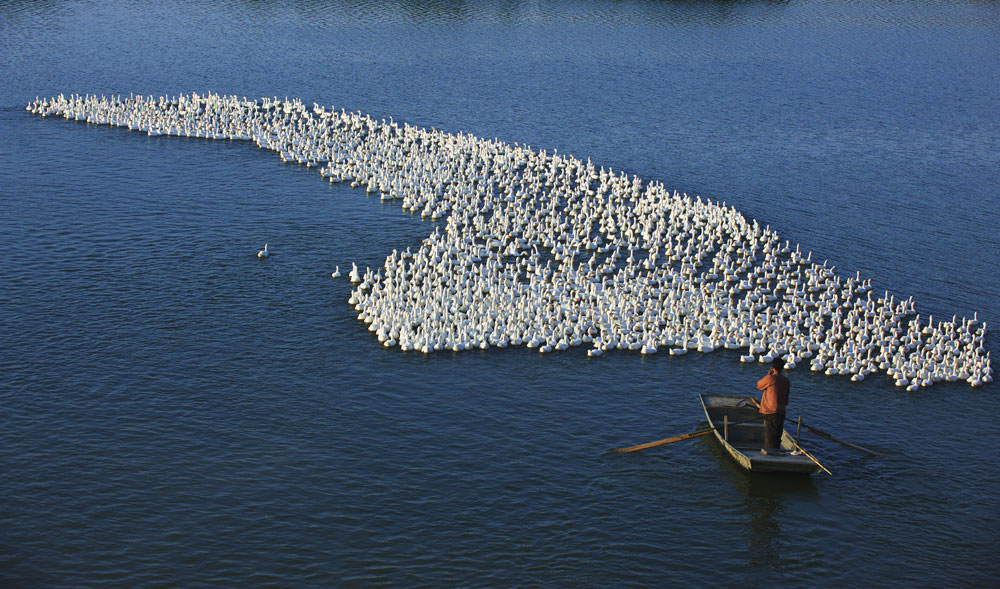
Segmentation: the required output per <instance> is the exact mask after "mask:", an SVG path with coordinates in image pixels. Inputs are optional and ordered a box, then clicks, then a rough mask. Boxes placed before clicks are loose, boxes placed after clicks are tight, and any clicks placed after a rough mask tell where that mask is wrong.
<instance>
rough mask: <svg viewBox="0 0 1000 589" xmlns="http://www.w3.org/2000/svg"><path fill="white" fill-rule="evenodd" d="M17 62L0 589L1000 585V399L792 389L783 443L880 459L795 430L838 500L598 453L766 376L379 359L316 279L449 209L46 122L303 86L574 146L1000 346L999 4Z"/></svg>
mask: <svg viewBox="0 0 1000 589" xmlns="http://www.w3.org/2000/svg"><path fill="white" fill-rule="evenodd" d="M0 56H2V57H3V59H2V60H0V80H3V83H2V84H0V251H2V252H3V254H4V255H3V258H2V260H3V261H2V267H3V272H2V275H3V280H2V282H0V284H2V287H0V309H2V313H0V410H2V412H0V415H2V416H3V418H2V420H0V497H2V500H0V582H2V584H3V585H5V586H18V587H23V586H96V585H100V586H105V585H118V586H136V585H163V584H169V585H182V586H193V585H211V584H217V585H224V586H233V585H268V584H273V585H280V586H302V585H322V586H330V585H334V586H369V585H397V586H399V585H402V586H415V585H416V586H442V585H445V586H449V585H462V586H470V585H487V586H498V585H499V586H504V585H545V586H566V585H571V584H572V585H584V586H608V585H614V586H623V585H624V586H640V585H641V586H649V585H656V586H673V585H681V584H698V585H706V584H712V585H715V584H724V583H739V584H741V585H750V586H757V585H765V584H767V585H770V584H774V583H783V584H792V585H796V586H814V585H833V586H841V585H843V584H849V585H861V584H874V585H877V586H913V585H924V586H943V585H944V586H986V585H993V584H995V582H996V575H997V574H998V573H1000V566H998V565H997V561H996V558H995V548H996V546H997V545H998V543H1000V534H998V532H997V530H998V529H1000V500H998V499H997V495H996V489H997V485H998V483H1000V460H998V459H997V457H996V453H995V452H994V451H993V448H994V447H995V446H996V445H997V444H998V443H1000V431H998V428H997V427H995V426H994V425H991V424H992V418H993V417H994V416H996V415H997V414H998V410H1000V403H998V401H997V397H996V386H995V385H992V386H988V387H984V388H982V389H973V388H971V387H969V386H968V385H966V384H964V383H961V384H959V383H956V384H945V383H941V384H937V385H935V386H933V387H930V388H928V389H923V390H921V391H919V392H917V393H913V394H910V393H905V392H904V391H903V390H902V389H899V388H896V387H895V386H893V383H892V381H891V380H889V379H887V378H885V377H884V376H882V375H877V376H873V377H869V378H868V379H867V380H865V381H864V382H862V383H851V382H849V381H847V380H846V379H845V378H836V377H826V376H822V375H817V374H816V373H811V372H807V371H804V370H801V369H797V370H795V371H793V372H792V374H791V378H792V382H793V389H792V405H791V408H790V415H791V416H792V418H793V419H794V418H796V417H797V416H798V415H799V414H800V413H801V414H802V415H804V416H805V419H806V420H807V421H809V422H811V423H813V424H814V425H816V426H817V427H821V428H823V429H826V430H828V431H831V432H834V433H836V434H838V435H839V436H841V437H843V438H845V439H848V440H852V441H855V442H857V443H860V444H862V445H865V446H868V447H871V448H874V449H876V450H878V451H879V452H882V453H883V455H882V456H880V457H878V458H865V457H864V456H862V455H859V454H858V453H855V452H853V451H851V450H849V449H846V448H844V447H841V446H837V445H835V444H832V443H830V442H827V441H825V440H822V439H819V438H814V437H805V438H804V440H805V441H806V442H808V445H807V448H810V449H811V450H813V451H814V452H815V454H816V455H817V456H818V457H819V458H820V460H821V461H822V462H823V463H824V464H825V465H826V466H827V467H828V468H830V470H832V471H833V473H834V476H832V477H827V476H826V475H822V476H820V475H813V476H812V477H811V478H807V479H791V480H790V479H787V478H782V477H766V476H750V475H747V474H745V473H743V472H740V471H739V470H738V469H737V468H736V467H735V466H734V465H733V464H731V463H730V462H728V461H727V459H725V457H723V456H722V455H721V454H720V450H719V448H718V447H717V446H716V445H715V444H714V442H713V441H712V440H710V439H708V438H706V437H702V438H697V439H694V440H691V441H688V442H684V443H683V444H674V445H671V446H666V447H663V448H659V449H655V450H651V451H647V452H645V453H641V454H630V455H617V454H616V455H610V454H606V453H605V450H606V449H608V448H610V447H613V446H621V445H628V444H634V443H639V442H644V441H649V440H654V439H658V438H662V437H667V436H669V435H673V434H677V433H684V432H688V431H692V430H694V429H697V428H698V427H699V425H700V423H701V421H702V418H701V417H700V416H699V408H698V406H697V401H696V399H695V396H694V395H695V393H697V392H733V393H737V392H740V393H743V392H749V391H750V390H752V383H753V382H754V381H756V379H757V378H758V377H759V376H760V375H761V372H762V371H761V369H760V367H759V365H749V366H748V365H744V364H740V363H739V362H738V354H737V353H736V352H716V353H714V354H710V355H697V354H694V355H688V356H683V357H669V356H667V355H665V354H658V355H656V356H646V357H644V356H641V355H639V354H637V353H623V352H615V353H611V354H609V355H607V356H605V357H602V358H587V357H586V355H585V352H584V351H583V350H582V349H574V350H570V351H567V352H563V353H554V354H549V355H545V356H541V355H539V354H538V353H537V352H535V351H532V350H529V349H526V348H510V349H506V350H497V349H492V350H488V351H478V350H477V351H473V352H464V353H459V354H452V353H438V354H432V355H430V356H424V355H422V354H418V353H402V352H400V351H399V350H398V349H389V350H387V349H385V348H383V347H382V346H381V345H379V344H378V341H377V340H376V338H375V336H374V335H373V334H371V333H370V332H368V331H367V330H366V329H365V326H364V324H362V323H361V322H359V321H358V320H357V318H356V312H354V310H353V308H352V307H351V306H349V305H348V304H347V298H348V295H349V290H350V285H349V284H348V283H347V282H345V281H335V280H332V279H330V277H329V274H330V272H331V271H332V269H333V267H334V266H336V265H340V267H341V269H342V270H343V269H344V268H345V266H347V267H349V266H350V262H352V261H354V262H357V263H358V264H359V265H372V266H374V265H380V264H381V263H382V261H383V260H384V258H385V256H386V255H387V254H388V253H389V252H391V250H392V249H393V248H400V249H401V248H405V247H407V246H411V245H416V244H418V243H419V241H420V240H421V239H422V238H423V237H424V236H426V235H427V234H429V233H430V232H431V231H432V230H433V225H432V224H431V223H429V222H427V221H422V220H421V219H420V218H419V216H414V215H410V214H408V213H404V212H403V211H402V210H400V208H398V206H395V205H391V204H387V203H382V202H380V201H379V200H378V199H374V198H368V197H366V196H365V195H364V193H363V192H362V191H360V190H351V189H350V188H348V187H346V186H339V185H329V184H327V183H326V182H323V181H322V179H321V178H320V177H319V176H318V174H317V173H316V172H315V171H314V170H307V169H306V168H304V167H299V166H293V165H287V164H282V163H281V162H280V160H279V159H278V158H277V157H276V156H275V155H274V154H273V153H272V152H267V151H262V150H258V149H256V148H254V147H252V146H250V145H248V144H245V143H240V142H226V141H206V140H198V139H186V138H176V137H149V136H147V135H144V134H139V133H131V132H129V131H127V130H125V129H118V128H114V129H113V128H107V127H97V126H93V125H86V124H82V123H75V122H73V123H71V122H68V121H65V120H62V119H57V120H52V119H41V118H38V117H34V116H31V115H29V114H28V113H26V112H25V111H24V106H25V104H26V103H27V102H28V101H29V100H31V99H33V98H34V97H35V96H49V95H54V94H58V93H60V92H65V93H69V92H80V93H84V92H90V93H98V94H100V93H107V94H119V93H125V94H128V93H130V92H137V93H143V94H153V95H162V94H177V93H181V92H183V93H189V92H192V91H195V92H204V91H214V92H220V93H228V94H237V95H246V96H265V95H266V96H280V97H285V96H288V97H297V98H301V99H302V100H303V101H305V102H306V103H307V104H311V103H312V102H317V103H320V104H326V105H330V104H333V105H335V106H336V107H337V108H340V107H343V108H346V109H348V110H361V111H362V112H364V113H369V114H371V115H372V116H374V117H387V116H393V117H394V118H395V119H396V120H397V121H406V122H409V123H411V124H416V125H420V126H434V127H436V128H438V129H444V130H446V131H449V132H459V131H461V132H469V133H473V134H475V135H477V136H480V137H484V138H493V137H499V138H501V139H503V140H504V141H509V142H514V141H518V142H526V143H528V144H530V145H532V146H534V147H536V148H539V149H542V148H544V149H549V150H551V149H558V150H559V151H560V152H568V153H572V154H574V155H575V156H577V157H582V158H584V159H586V158H588V157H589V158H591V159H592V160H593V161H594V162H596V163H598V164H599V165H604V166H611V167H613V168H614V169H615V170H619V169H622V170H626V171H627V172H628V173H630V174H637V175H639V176H640V177H642V178H644V179H647V180H660V181H663V182H664V183H665V184H666V185H667V186H669V187H672V188H676V189H678V190H682V191H686V192H688V193H691V194H695V193H696V194H701V195H704V196H707V197H710V198H712V199H713V200H715V199H718V200H725V201H726V202H727V203H729V204H733V205H735V206H736V207H737V208H738V209H739V210H740V211H742V212H744V213H745V214H746V215H748V216H750V217H753V218H756V219H758V220H760V221H761V222H762V223H767V224H770V225H771V226H772V227H774V228H777V230H778V231H779V233H780V234H781V235H782V237H783V238H785V239H790V240H792V241H793V242H798V243H800V244H802V245H803V246H804V247H805V248H807V249H811V250H813V251H814V252H815V255H816V256H818V258H819V259H829V260H831V262H832V263H834V264H836V265H837V267H838V270H839V271H840V272H842V273H843V274H845V275H847V274H850V275H853V274H854V272H855V271H858V270H859V271H861V273H862V276H869V277H872V278H873V283H874V286H875V288H876V289H877V290H879V291H881V290H889V291H890V292H891V293H894V294H896V295H899V296H904V297H906V296H911V295H912V296H913V297H914V298H915V300H916V301H917V310H918V311H920V312H921V313H932V314H934V315H935V316H938V317H947V318H950V317H951V315H952V314H958V315H959V316H960V317H961V316H971V315H972V313H973V312H978V313H979V317H980V318H981V319H984V320H986V321H987V322H988V323H989V324H991V325H996V323H997V321H998V320H1000V316H998V315H1000V304H998V302H1000V301H998V297H997V294H996V293H997V292H998V291H1000V278H998V277H1000V255H998V253H1000V235H998V232H997V227H998V226H1000V207H998V206H997V200H996V194H997V189H998V187H1000V119H998V118H997V117H996V113H997V112H1000V98H998V97H1000V69H998V68H997V66H996V64H997V63H1000V4H997V3H996V2H967V3H948V2H893V3H888V2H875V3H858V2H840V3H828V2H811V1H793V2H759V3H752V2H676V3H663V2H593V3H572V2H555V3H518V2H468V3H467V2H416V1H411V2H403V3H396V4H392V5H390V6H371V5H368V4H367V3H349V2H342V3H335V4H333V5H329V4H328V3H320V2H298V3H289V4H282V5H277V6H276V5H270V4H263V3H255V2H235V1H233V2H224V3H211V2H186V3H175V4H170V5H167V6H161V5H160V4H159V3H144V2H140V3H129V4H127V5H118V4H109V3H92V2H79V3H21V2H14V3H5V4H3V5H0ZM264 242H267V243H269V244H270V247H271V248H272V249H273V251H274V252H275V253H274V256H273V257H272V258H271V259H269V260H266V261H261V260H258V259H257V258H256V257H255V253H256V252H257V250H259V249H260V248H261V246H262V245H263V243H264ZM987 344H988V346H989V348H990V349H991V351H992V354H993V356H994V358H995V357H997V355H998V354H1000V346H998V344H997V339H996V338H995V337H993V336H990V338H989V339H988V340H987Z"/></svg>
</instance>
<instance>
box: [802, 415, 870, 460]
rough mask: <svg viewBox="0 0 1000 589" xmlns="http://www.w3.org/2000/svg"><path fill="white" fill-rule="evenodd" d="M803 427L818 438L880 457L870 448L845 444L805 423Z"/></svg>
mask: <svg viewBox="0 0 1000 589" xmlns="http://www.w3.org/2000/svg"><path fill="white" fill-rule="evenodd" d="M802 427H804V428H806V429H807V430H809V431H811V432H812V433H814V434H816V435H817V436H820V437H823V438H826V439H828V440H833V441H834V442H838V443H840V444H843V445H845V446H847V447H848V448H854V449H855V450H858V451H861V452H864V453H866V454H871V455H872V456H878V455H879V453H878V452H872V451H871V450H869V449H868V448H862V447H861V446H857V445H855V444H852V443H850V442H845V441H844V440H838V439H837V438H835V437H833V436H831V435H830V434H828V433H826V432H823V431H820V430H818V429H816V428H814V427H811V426H808V425H806V424H804V423H803V424H802Z"/></svg>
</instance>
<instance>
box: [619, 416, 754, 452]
mask: <svg viewBox="0 0 1000 589" xmlns="http://www.w3.org/2000/svg"><path fill="white" fill-rule="evenodd" d="M758 419H760V417H754V418H753V419H747V420H744V421H736V422H733V423H730V424H729V425H739V424H741V423H750V422H751V421H757V420H758ZM715 430H716V428H714V427H710V428H708V429H703V430H701V431H696V432H691V433H689V434H681V435H679V436H674V437H672V438H667V439H665V440H657V441H655V442H646V443H645V444H639V445H638V446H629V447H628V448H612V449H611V450H610V451H611V452H635V451H636V450H645V449H646V448H654V447H656V446H663V445H665V444H673V443H674V442H682V441H684V440H690V439H691V438H697V437H698V436H704V435H706V434H710V433H712V432H714V431H715Z"/></svg>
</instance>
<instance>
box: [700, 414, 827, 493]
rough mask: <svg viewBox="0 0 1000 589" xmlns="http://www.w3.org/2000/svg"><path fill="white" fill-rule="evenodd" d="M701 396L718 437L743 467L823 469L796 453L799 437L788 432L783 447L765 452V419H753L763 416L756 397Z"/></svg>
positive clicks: (790, 470) (797, 470) (791, 470)
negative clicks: (763, 450) (794, 436)
mask: <svg viewBox="0 0 1000 589" xmlns="http://www.w3.org/2000/svg"><path fill="white" fill-rule="evenodd" d="M699 398H700V399H701V406H702V407H703V408H704V409H705V417H706V418H707V419H708V423H709V426H710V427H712V428H714V429H715V437H716V438H717V439H718V440H719V443H720V444H722V447H723V448H725V450H726V452H727V453H728V454H729V455H730V456H732V458H733V460H735V461H736V462H737V464H739V465H740V466H742V467H743V468H745V469H747V470H749V471H751V472H788V473H803V474H809V473H813V472H817V471H819V469H820V468H819V465H818V464H816V462H814V461H813V460H812V459H811V458H809V457H808V456H806V455H805V454H803V453H799V452H796V448H795V438H793V437H792V436H791V435H789V433H788V432H787V431H782V433H781V448H780V449H778V450H773V449H771V450H768V454H763V453H762V452H761V450H762V449H763V447H764V420H763V419H760V420H758V421H750V420H753V419H754V418H755V417H762V416H761V415H760V414H759V413H758V412H757V406H756V405H755V404H754V402H753V400H752V397H746V396H740V395H708V394H703V395H699ZM727 418H728V427H727V425H726V422H727ZM748 421H749V423H746V422H748ZM727 430H728V431H727ZM793 452H794V453H793Z"/></svg>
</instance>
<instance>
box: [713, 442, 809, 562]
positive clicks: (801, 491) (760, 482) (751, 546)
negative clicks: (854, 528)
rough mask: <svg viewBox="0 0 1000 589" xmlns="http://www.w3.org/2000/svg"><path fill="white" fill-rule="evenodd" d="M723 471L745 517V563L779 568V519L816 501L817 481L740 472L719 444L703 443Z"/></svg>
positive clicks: (798, 476) (741, 469)
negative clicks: (793, 508) (789, 510)
mask: <svg viewBox="0 0 1000 589" xmlns="http://www.w3.org/2000/svg"><path fill="white" fill-rule="evenodd" d="M702 446H704V447H705V448H707V449H708V450H709V451H710V452H711V454H712V456H713V457H714V458H715V460H716V461H717V463H718V464H719V467H720V469H721V470H722V475H723V478H724V479H726V480H727V481H728V482H729V483H731V484H732V485H733V487H734V488H735V490H736V491H737V494H738V495H739V496H741V497H743V505H744V512H745V513H746V515H747V518H748V519H747V523H746V528H745V529H746V538H747V543H748V562H747V564H749V565H750V566H752V567H760V568H762V569H768V570H770V569H775V568H777V567H779V566H780V565H781V546H782V536H781V519H782V513H783V512H784V511H785V510H786V508H787V507H788V506H789V505H792V504H800V503H810V502H814V501H816V499H817V497H818V495H819V493H818V491H817V488H816V477H817V476H819V475H815V474H814V475H803V474H794V473H754V472H748V471H746V470H744V469H743V468H741V467H740V466H739V465H738V464H736V462H735V461H734V460H733V459H732V458H731V457H730V456H729V455H728V454H727V453H726V452H725V450H724V449H723V448H722V447H721V446H720V445H719V443H718V442H717V441H716V440H715V439H714V438H711V437H709V436H705V437H704V438H703V440H702Z"/></svg>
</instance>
